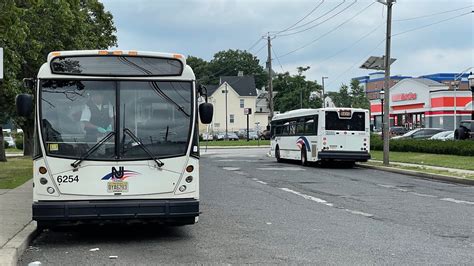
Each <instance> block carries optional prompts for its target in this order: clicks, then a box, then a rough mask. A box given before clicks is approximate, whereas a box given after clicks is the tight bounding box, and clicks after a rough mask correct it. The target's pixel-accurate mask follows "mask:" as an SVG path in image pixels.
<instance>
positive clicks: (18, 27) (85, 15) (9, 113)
mask: <svg viewBox="0 0 474 266" xmlns="http://www.w3.org/2000/svg"><path fill="white" fill-rule="evenodd" d="M3 4H5V7H6V8H7V9H6V10H5V9H3V7H2V8H0V10H2V11H1V12H2V13H3V12H5V13H7V15H8V18H6V19H4V17H3V14H1V16H0V17H1V18H2V19H0V46H3V47H4V48H5V50H4V52H5V65H10V64H13V66H12V67H10V68H9V70H7V71H6V72H5V81H4V83H3V84H2V87H1V91H2V92H3V93H4V94H5V95H7V96H8V97H9V98H6V103H1V104H2V107H3V105H4V104H6V105H9V107H8V108H6V109H4V110H6V111H5V114H3V115H2V116H3V117H7V118H8V117H11V118H13V119H14V121H15V123H16V124H17V125H18V126H19V127H21V128H22V129H23V132H24V134H25V143H24V154H25V155H30V154H31V149H32V137H33V117H29V118H21V117H17V116H16V114H15V112H13V109H14V107H13V106H12V105H13V103H14V101H13V100H12V99H13V98H12V97H14V95H15V94H17V93H20V92H25V93H30V94H34V91H27V90H26V89H24V88H23V87H22V86H21V84H22V80H23V78H30V77H35V76H36V75H37V73H38V70H39V68H40V66H41V65H42V64H43V63H44V62H45V61H46V56H47V54H48V53H49V52H51V51H58V50H82V49H107V48H108V47H111V46H115V45H116V44H117V37H116V36H115V35H114V33H115V32H116V28H115V26H114V24H113V17H112V14H110V12H106V11H105V10H104V6H103V5H102V4H101V3H100V2H99V1H98V0H57V1H37V0H23V1H22V0H17V1H14V0H6V2H4V3H3ZM10 11H11V13H10ZM5 29H6V30H5ZM15 34H16V35H17V36H13V37H14V38H11V37H12V35H15Z"/></svg>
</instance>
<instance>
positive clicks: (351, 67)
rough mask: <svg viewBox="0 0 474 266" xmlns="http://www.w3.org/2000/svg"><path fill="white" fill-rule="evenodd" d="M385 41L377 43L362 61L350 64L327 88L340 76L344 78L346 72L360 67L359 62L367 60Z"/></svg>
mask: <svg viewBox="0 0 474 266" xmlns="http://www.w3.org/2000/svg"><path fill="white" fill-rule="evenodd" d="M384 41H385V39H383V40H381V41H380V42H379V43H377V45H376V46H375V47H374V48H373V49H372V50H370V52H368V53H367V55H365V56H364V57H363V59H362V60H357V61H356V62H355V63H354V64H352V65H351V66H350V67H349V68H347V69H346V70H344V71H343V72H342V73H341V74H339V75H338V76H337V77H336V78H335V79H332V81H331V82H329V84H328V85H327V87H329V85H332V84H334V83H335V82H336V81H338V80H339V79H340V78H341V77H342V76H344V75H345V74H346V73H347V72H349V71H350V70H351V69H353V68H354V67H355V66H356V65H360V64H361V62H363V61H365V60H366V59H367V57H368V56H370V55H371V54H372V53H373V52H374V51H375V50H376V49H377V48H379V46H380V45H381V44H382V43H383V42H384Z"/></svg>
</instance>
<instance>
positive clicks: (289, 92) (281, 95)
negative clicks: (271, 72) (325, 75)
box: [273, 67, 322, 112]
mask: <svg viewBox="0 0 474 266" xmlns="http://www.w3.org/2000/svg"><path fill="white" fill-rule="evenodd" d="M297 69H298V74H297V75H290V74H289V73H288V72H286V73H282V74H278V75H277V76H276V77H275V78H274V80H273V89H274V91H276V92H277V94H276V95H275V98H274V99H275V103H274V105H275V110H277V111H280V112H286V111H290V110H294V109H298V108H300V107H301V105H302V107H303V108H319V107H321V104H322V100H321V99H319V98H317V99H312V100H311V99H310V95H311V92H318V93H321V91H322V87H321V86H320V85H318V84H317V83H316V82H315V81H309V80H306V77H305V76H304V75H303V72H304V71H306V70H308V69H309V67H298V68H297ZM301 100H302V101H301Z"/></svg>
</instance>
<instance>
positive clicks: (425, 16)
mask: <svg viewBox="0 0 474 266" xmlns="http://www.w3.org/2000/svg"><path fill="white" fill-rule="evenodd" d="M472 6H473V5H469V6H465V7H461V8H456V9H451V10H447V11H442V12H438V13H432V14H428V15H423V16H419V17H411V18H403V19H394V20H393V21H397V22H398V21H407V20H415V19H420V18H427V17H433V16H437V15H442V14H446V13H451V12H455V11H458V10H463V9H467V8H470V7H472Z"/></svg>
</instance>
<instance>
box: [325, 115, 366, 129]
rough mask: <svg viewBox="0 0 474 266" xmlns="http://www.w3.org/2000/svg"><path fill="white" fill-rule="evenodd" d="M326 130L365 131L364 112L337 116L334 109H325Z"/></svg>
mask: <svg viewBox="0 0 474 266" xmlns="http://www.w3.org/2000/svg"><path fill="white" fill-rule="evenodd" d="M326 130H345V131H365V113H364V112H353V113H352V117H350V118H339V114H338V112H336V111H326Z"/></svg>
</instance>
